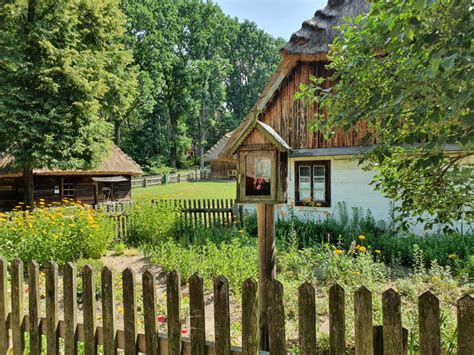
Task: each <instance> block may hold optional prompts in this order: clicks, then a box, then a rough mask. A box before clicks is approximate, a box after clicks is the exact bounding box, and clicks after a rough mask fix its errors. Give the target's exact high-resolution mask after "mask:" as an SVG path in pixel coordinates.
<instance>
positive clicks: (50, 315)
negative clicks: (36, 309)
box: [46, 261, 59, 355]
mask: <svg viewBox="0 0 474 355" xmlns="http://www.w3.org/2000/svg"><path fill="white" fill-rule="evenodd" d="M46 327H47V331H46V352H47V354H48V355H53V354H54V355H56V354H59V296H58V265H57V264H56V263H55V262H54V261H50V262H49V263H48V264H47V265H46Z"/></svg>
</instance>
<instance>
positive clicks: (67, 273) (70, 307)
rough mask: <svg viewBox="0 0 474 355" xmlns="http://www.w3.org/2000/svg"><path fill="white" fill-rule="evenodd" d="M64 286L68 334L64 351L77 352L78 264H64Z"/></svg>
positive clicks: (65, 319) (65, 317)
mask: <svg viewBox="0 0 474 355" xmlns="http://www.w3.org/2000/svg"><path fill="white" fill-rule="evenodd" d="M63 274H64V275H63V286H64V293H63V294H64V323H65V324H66V334H65V336H64V352H65V353H66V354H71V355H73V354H77V339H76V327H77V312H76V309H77V283H76V275H77V272H76V266H75V265H74V264H72V263H67V264H66V265H64V269H63Z"/></svg>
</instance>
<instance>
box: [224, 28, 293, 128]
mask: <svg viewBox="0 0 474 355" xmlns="http://www.w3.org/2000/svg"><path fill="white" fill-rule="evenodd" d="M284 44H285V40H284V39H283V38H277V39H275V38H273V37H272V36H271V35H269V34H268V33H266V32H265V31H264V30H262V29H259V28H258V27H257V25H256V24H255V23H254V22H250V21H244V22H242V23H241V24H239V27H238V31H237V33H236V36H235V37H234V38H233V40H232V43H231V45H230V49H229V55H228V56H229V61H230V64H231V67H232V70H231V72H230V74H229V80H228V81H227V95H228V106H229V110H230V111H231V112H232V115H233V117H234V120H235V123H234V127H232V128H235V127H237V125H238V124H239V122H240V121H241V120H242V119H243V118H244V117H245V116H246V115H247V113H248V112H249V111H250V110H251V109H252V107H253V105H254V104H255V101H256V100H257V98H258V95H259V94H260V93H261V92H262V90H263V88H264V86H265V84H266V82H267V80H268V78H269V77H270V75H271V74H272V73H273V72H274V70H275V69H276V67H277V65H278V64H279V63H280V56H279V54H278V53H279V50H280V48H282V47H283V46H284Z"/></svg>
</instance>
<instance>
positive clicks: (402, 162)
mask: <svg viewBox="0 0 474 355" xmlns="http://www.w3.org/2000/svg"><path fill="white" fill-rule="evenodd" d="M471 5H472V4H471V3H470V1H468V0H410V1H402V0H395V1H389V2H387V1H376V2H374V3H373V5H372V7H371V9H370V13H369V14H368V15H367V16H359V17H357V18H355V19H354V20H353V21H352V22H350V23H348V24H346V25H344V26H342V28H341V29H342V34H343V36H341V37H340V38H339V39H337V40H336V41H335V43H334V44H333V46H332V48H331V51H330V59H331V64H330V65H329V67H330V68H331V69H333V70H334V71H335V73H336V74H335V77H334V80H337V84H336V85H335V86H334V87H333V88H332V89H329V90H327V91H325V90H322V89H321V88H320V87H319V83H320V81H319V80H315V85H314V86H312V87H303V88H302V89H303V90H302V92H303V93H304V94H306V96H309V97H310V98H311V99H312V100H317V101H320V102H321V105H322V107H323V108H325V109H327V111H328V115H326V116H324V117H323V115H320V116H319V117H317V124H316V125H315V128H316V129H324V130H326V131H327V133H328V135H329V136H330V135H331V134H332V132H331V127H335V126H339V127H344V128H345V129H350V128H351V127H353V126H354V124H356V123H357V122H359V121H365V122H367V124H368V127H369V132H368V133H367V134H366V136H365V139H364V142H365V143H367V144H369V143H370V142H375V144H374V146H373V149H372V150H371V151H370V152H368V153H367V154H366V155H365V156H364V157H363V158H362V159H361V162H364V161H365V162H366V163H367V164H368V167H369V168H376V169H378V171H379V173H378V175H377V176H376V178H375V181H374V184H375V187H376V188H378V189H379V190H381V191H382V192H383V193H384V194H385V195H386V196H388V197H390V198H392V199H393V200H394V201H396V207H395V212H396V215H397V217H398V219H399V221H400V222H401V226H402V227H408V226H409V225H410V223H412V222H426V228H431V227H432V226H433V225H434V224H435V223H441V224H444V225H445V226H446V229H450V228H455V222H456V221H459V220H461V219H464V220H467V222H470V221H472V217H473V216H472V211H471V209H472V206H473V194H472V193H471V192H470V189H471V188H472V183H473V171H472V169H473V165H472V163H469V160H470V161H471V162H472V155H473V145H474V142H473V141H474V140H473V137H474V133H473V132H474V130H473V128H474V116H473V113H472V107H473V103H474V100H473V98H474V97H473V94H474V90H473V87H472V83H473V78H474V76H473V71H472V53H473V52H472V38H473V26H472V16H473V12H472V11H473V8H472V6H471ZM453 147H457V148H458V149H459V150H460V152H457V153H456V154H454V153H453V152H452V151H451V152H450V151H449V150H450V148H453Z"/></svg>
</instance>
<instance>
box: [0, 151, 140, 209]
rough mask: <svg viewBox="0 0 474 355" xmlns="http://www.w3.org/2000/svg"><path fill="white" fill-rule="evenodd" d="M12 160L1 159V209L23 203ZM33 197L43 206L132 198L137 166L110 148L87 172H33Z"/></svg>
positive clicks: (4, 157)
mask: <svg viewBox="0 0 474 355" xmlns="http://www.w3.org/2000/svg"><path fill="white" fill-rule="evenodd" d="M13 163H14V159H13V158H12V157H11V156H9V155H4V156H0V209H9V208H12V207H13V206H15V205H16V204H17V203H18V202H19V201H22V200H23V192H24V189H23V177H22V172H21V171H18V170H16V169H15V168H14V164H13ZM33 174H34V185H35V191H34V198H35V200H39V199H44V200H45V202H46V203H52V202H59V201H61V200H62V199H64V198H68V199H74V200H77V201H81V202H83V203H87V204H96V203H99V202H107V201H121V200H128V199H130V198H131V187H132V185H131V177H132V176H136V175H141V174H142V170H141V168H140V166H139V165H138V164H137V163H136V162H135V161H133V159H132V158H130V157H129V156H128V155H127V154H125V153H124V152H123V151H122V150H121V149H120V148H119V147H117V146H116V145H112V146H111V148H110V151H109V153H108V155H107V157H106V158H105V159H104V160H103V161H102V163H100V164H99V166H98V167H97V168H96V169H94V170H90V171H81V170H67V171H65V170H50V169H36V170H34V172H33Z"/></svg>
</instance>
